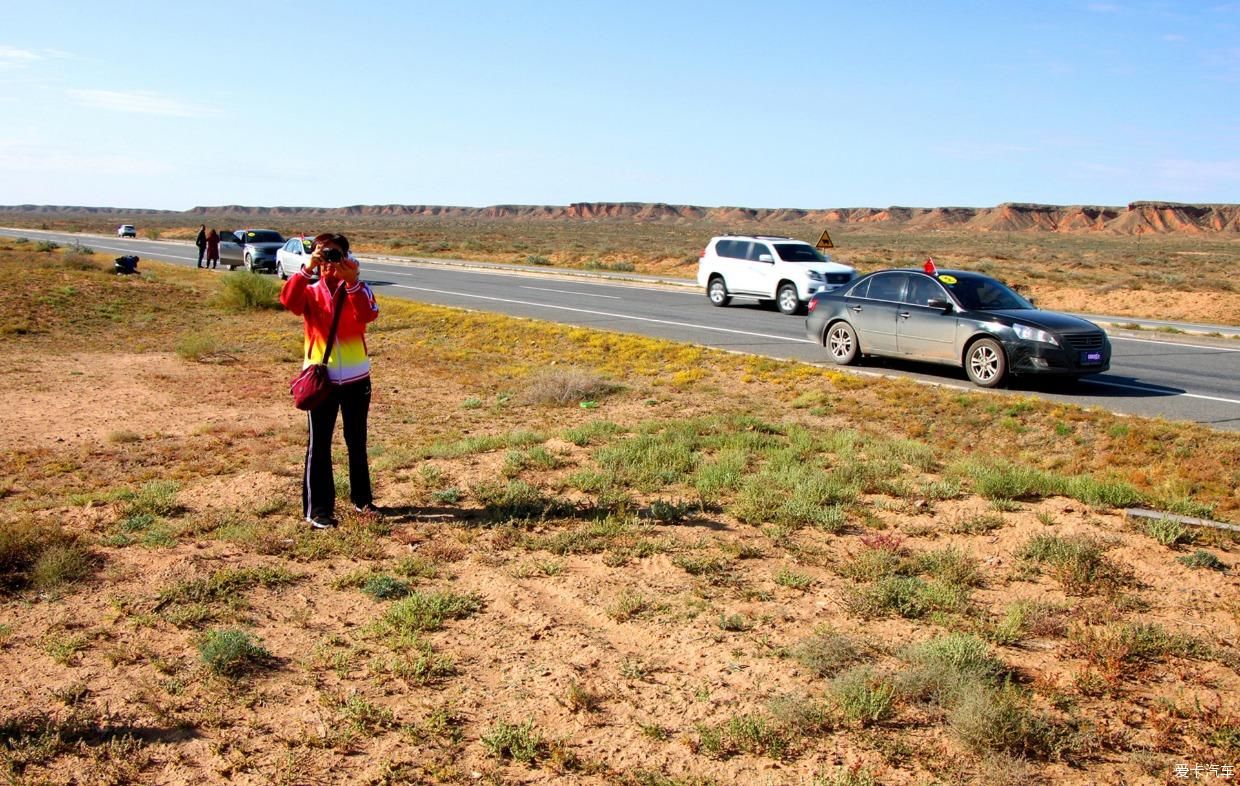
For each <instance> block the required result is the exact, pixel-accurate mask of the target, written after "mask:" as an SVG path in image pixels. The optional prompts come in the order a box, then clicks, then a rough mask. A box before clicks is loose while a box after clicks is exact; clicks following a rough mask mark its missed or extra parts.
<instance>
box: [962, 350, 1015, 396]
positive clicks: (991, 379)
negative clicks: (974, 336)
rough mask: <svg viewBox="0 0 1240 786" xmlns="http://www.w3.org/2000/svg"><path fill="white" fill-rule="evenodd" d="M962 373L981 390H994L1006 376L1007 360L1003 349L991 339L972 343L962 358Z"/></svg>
mask: <svg viewBox="0 0 1240 786" xmlns="http://www.w3.org/2000/svg"><path fill="white" fill-rule="evenodd" d="M964 372H965V373H966V374H968V375H969V380H970V381H972V382H973V384H974V385H977V386H978V387H981V388H995V387H998V386H999V383H1001V382H1003V377H1004V376H1006V374H1007V358H1006V357H1005V356H1004V354H1003V347H1001V346H999V342H998V341H995V340H994V339H993V338H983V339H979V340H978V341H976V342H974V344H973V346H971V347H969V351H968V352H967V353H965V356H964Z"/></svg>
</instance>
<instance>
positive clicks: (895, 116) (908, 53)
mask: <svg viewBox="0 0 1240 786" xmlns="http://www.w3.org/2000/svg"><path fill="white" fill-rule="evenodd" d="M8 6H9V7H8V8H6V10H5V20H4V21H5V24H4V26H3V29H0V113H3V117H4V118H5V122H4V123H3V125H0V204H21V203H36V204H75V205H107V206H118V207H148V208H167V209H187V208H190V207H192V206H194V205H219V204H246V205H312V206H325V207H334V206H340V205H349V204H359V203H365V204H380V203H406V204H444V205H475V206H481V205H492V204H510V203H519V204H567V203H569V202H581V201H642V202H670V203H687V204H699V205H744V206H751V207H802V208H820V207H855V206H878V207H884V206H888V205H911V206H946V205H964V206H989V205H994V204H998V203H1000V202H1006V201H1022V202H1043V203H1052V204H1082V203H1085V204H1110V205H1118V204H1125V203H1127V202H1129V201H1133V200H1138V199H1165V200H1174V201H1183V202H1240V2H1212V1H1211V0H1203V1H1200V2H1192V1H1191V0H1190V1H1186V2H1129V1H1127V0H1113V1H1111V2H1077V1H1075V0H1074V1H1071V2H1067V1H1057V0H1040V1H1036V0H1031V1H1029V2H1019V1H1016V0H1013V1H1011V2H939V3H926V2H889V3H884V4H869V3H855V2H847V3H844V2H838V3H837V2H825V1H823V2H779V1H778V0H772V1H771V2H767V3H762V4H759V3H733V2H716V3H688V2H675V0H664V1H663V2H644V0H629V2H625V3H616V2H614V0H613V1H612V2H601V1H600V2H594V1H593V0H577V1H576V2H530V3H525V4H520V3H512V2H470V0H458V2H453V3H424V2H399V3H398V2H370V1H369V0H355V1H354V2H349V3H345V2H339V3H337V2H315V1H313V0H311V1H309V2H305V1H301V0H299V1H298V2H264V1H263V0H253V2H249V3H232V2H220V3H215V4H211V5H207V6H203V5H200V4H185V3H173V2H167V1H166V0H163V1H161V2H131V3H125V4H97V3H84V2H58V1H57V0H43V1H42V2H37V3H35V2H22V3H10V4H8Z"/></svg>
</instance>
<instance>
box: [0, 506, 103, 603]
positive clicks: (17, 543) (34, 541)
mask: <svg viewBox="0 0 1240 786" xmlns="http://www.w3.org/2000/svg"><path fill="white" fill-rule="evenodd" d="M98 562H99V559H98V557H97V556H96V555H95V554H94V553H93V552H92V551H91V550H90V548H89V547H88V546H87V545H86V544H85V543H83V542H82V540H81V539H80V538H79V537H78V536H76V535H73V534H70V533H68V532H65V531H64V530H63V529H62V528H61V527H60V525H58V524H52V523H48V522H43V521H36V520H34V519H19V520H17V521H10V522H5V523H3V524H0V592H19V591H21V590H25V589H38V590H50V589H55V588H58V587H61V586H63V585H65V584H70V583H73V582H76V581H81V580H82V579H84V578H86V577H87V576H89V575H90V574H91V573H92V572H94V570H95V568H96V567H97V566H98Z"/></svg>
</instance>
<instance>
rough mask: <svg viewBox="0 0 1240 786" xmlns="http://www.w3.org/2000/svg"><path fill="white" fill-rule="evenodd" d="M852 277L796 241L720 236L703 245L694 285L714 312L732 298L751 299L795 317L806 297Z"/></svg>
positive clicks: (851, 271) (848, 269) (844, 268)
mask: <svg viewBox="0 0 1240 786" xmlns="http://www.w3.org/2000/svg"><path fill="white" fill-rule="evenodd" d="M856 274H857V271H856V270H854V269H853V268H851V267H849V266H848V265H841V264H839V263H838V262H832V261H831V258H830V257H826V256H823V255H822V254H821V253H819V252H818V249H816V248H814V247H813V246H811V245H810V244H809V243H806V242H804V241H801V240H793V239H792V238H788V237H768V236H766V235H724V236H722V237H712V238H711V239H710V242H709V243H707V244H706V248H705V249H704V250H703V251H702V258H701V259H699V260H698V274H697V280H698V284H699V285H700V286H703V287H705V288H706V297H708V298H710V302H711V303H713V304H714V305H716V306H726V305H727V304H728V303H729V302H730V301H731V300H732V298H733V297H752V298H758V299H759V300H774V301H775V304H776V305H777V306H779V310H780V311H781V312H783V313H785V314H796V313H798V312H799V311H801V309H802V307H803V306H804V305H805V303H807V302H808V301H809V299H810V298H811V297H813V296H814V295H816V294H818V293H819V292H830V291H832V290H834V289H839V288H840V287H842V286H844V285H845V284H847V283H848V282H849V281H852V280H853V278H854V277H855V276H856Z"/></svg>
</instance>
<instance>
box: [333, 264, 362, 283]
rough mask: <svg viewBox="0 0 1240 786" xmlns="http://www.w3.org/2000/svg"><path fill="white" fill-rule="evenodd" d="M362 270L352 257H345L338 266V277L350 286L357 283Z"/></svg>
mask: <svg viewBox="0 0 1240 786" xmlns="http://www.w3.org/2000/svg"><path fill="white" fill-rule="evenodd" d="M360 270H361V268H360V266H359V265H358V264H357V262H356V261H355V260H354V259H353V258H352V257H345V258H344V259H342V260H340V262H339V263H338V264H337V265H336V275H338V276H340V280H341V281H343V282H344V283H345V284H347V285H349V286H353V285H354V284H356V283H357V278H358V275H359V272H360Z"/></svg>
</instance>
